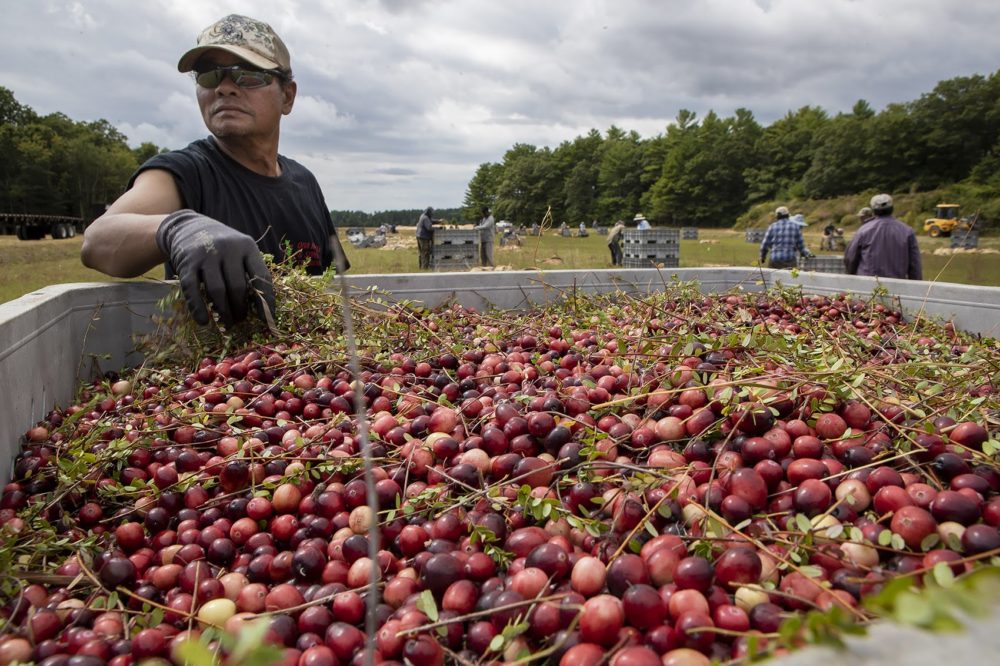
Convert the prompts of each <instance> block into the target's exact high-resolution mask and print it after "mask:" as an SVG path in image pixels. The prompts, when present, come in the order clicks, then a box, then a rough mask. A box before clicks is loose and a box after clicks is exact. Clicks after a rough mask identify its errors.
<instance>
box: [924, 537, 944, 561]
mask: <svg viewBox="0 0 1000 666" xmlns="http://www.w3.org/2000/svg"><path fill="white" fill-rule="evenodd" d="M940 542H941V537H940V536H938V534H937V532H931V533H930V534H928V535H927V536H925V537H924V538H923V541H921V542H920V550H922V551H924V552H925V553H926V552H927V551H928V550H930V549H931V548H933V547H934V546H936V545H938V544H939V543H940ZM938 564H944V562H938Z"/></svg>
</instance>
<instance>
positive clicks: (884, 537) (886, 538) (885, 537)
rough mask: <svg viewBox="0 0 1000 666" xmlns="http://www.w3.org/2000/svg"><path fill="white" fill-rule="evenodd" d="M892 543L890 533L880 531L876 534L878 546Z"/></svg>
mask: <svg viewBox="0 0 1000 666" xmlns="http://www.w3.org/2000/svg"><path fill="white" fill-rule="evenodd" d="M891 542H892V531H891V530H882V531H881V532H879V533H878V545H880V546H888V545H889V544H890V543H891Z"/></svg>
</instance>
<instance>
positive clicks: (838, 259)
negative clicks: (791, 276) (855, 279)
mask: <svg viewBox="0 0 1000 666" xmlns="http://www.w3.org/2000/svg"><path fill="white" fill-rule="evenodd" d="M799 268H801V269H802V270H804V271H816V272H817V273H846V272H847V270H846V269H845V268H844V255H842V254H817V255H814V256H812V257H809V258H808V259H802V260H801V261H800V262H799Z"/></svg>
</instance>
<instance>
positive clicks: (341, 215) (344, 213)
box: [330, 208, 479, 227]
mask: <svg viewBox="0 0 1000 666" xmlns="http://www.w3.org/2000/svg"><path fill="white" fill-rule="evenodd" d="M423 212H424V209H423V208H420V209H416V208H414V209H410V210H382V211H376V212H374V213H366V212H364V211H362V210H332V211H330V217H331V218H333V223H334V225H336V226H337V227H379V226H382V225H383V224H386V225H389V226H408V227H412V226H414V225H416V223H417V220H418V219H419V218H420V214H421V213H423ZM463 213H464V211H463V210H462V209H461V208H435V209H434V219H438V220H448V221H449V222H464V221H465V220H464V219H463ZM477 214H478V211H477ZM475 219H476V220H478V219H479V218H478V217H476V218H475Z"/></svg>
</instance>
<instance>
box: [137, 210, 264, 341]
mask: <svg viewBox="0 0 1000 666" xmlns="http://www.w3.org/2000/svg"><path fill="white" fill-rule="evenodd" d="M156 244H157V246H159V248H160V251H162V252H163V253H164V254H165V255H167V257H169V258H170V264H171V265H172V266H173V268H174V271H175V272H176V273H177V278H178V279H179V280H180V283H181V291H183V292H184V300H185V301H187V306H188V310H189V311H190V312H191V316H192V317H193V318H194V320H195V321H196V322H198V323H199V324H202V325H205V324H207V323H208V322H209V314H208V308H207V307H206V304H205V298H204V296H203V295H202V286H203V285H204V289H205V295H207V296H208V300H209V301H211V304H212V307H213V308H215V311H216V312H218V313H219V317H220V318H221V319H222V322H223V323H224V324H226V325H227V326H228V325H231V324H233V323H234V322H238V321H242V320H244V319H246V316H247V299H248V298H249V299H250V300H251V301H252V302H253V304H254V309H255V310H256V311H257V315H258V316H259V317H260V318H261V319H262V320H263V321H264V322H265V323H268V324H270V322H271V321H272V316H273V313H274V285H273V283H272V281H271V273H270V272H269V271H268V270H267V266H266V265H265V264H264V258H263V257H262V256H261V254H260V250H259V249H257V243H256V242H254V239H253V238H251V237H250V236H248V235H246V234H245V233H243V232H240V231H237V230H235V229H233V228H231V227H227V226H226V225H224V224H223V223H222V222H219V221H217V220H213V219H212V218H210V217H207V216H205V215H201V214H200V213H196V212H194V211H193V210H179V211H177V212H176V213H171V214H170V215H168V216H167V217H166V218H165V219H164V220H163V222H162V223H161V224H160V227H159V229H157V230H156Z"/></svg>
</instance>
